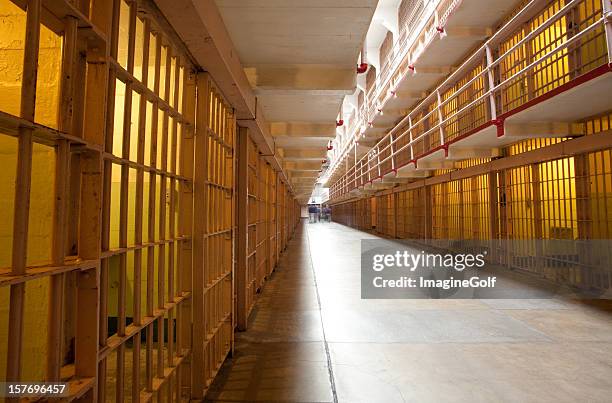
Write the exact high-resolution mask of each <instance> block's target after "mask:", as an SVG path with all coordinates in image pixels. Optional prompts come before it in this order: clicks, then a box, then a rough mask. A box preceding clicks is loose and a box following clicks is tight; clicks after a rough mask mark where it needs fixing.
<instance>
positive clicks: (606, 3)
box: [601, 0, 612, 64]
mask: <svg viewBox="0 0 612 403" xmlns="http://www.w3.org/2000/svg"><path fill="white" fill-rule="evenodd" d="M601 3H602V7H601V9H602V11H603V17H604V30H605V32H606V48H607V50H608V64H612V3H611V2H610V0H601Z"/></svg>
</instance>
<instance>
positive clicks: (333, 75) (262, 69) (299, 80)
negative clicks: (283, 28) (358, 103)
mask: <svg viewBox="0 0 612 403" xmlns="http://www.w3.org/2000/svg"><path fill="white" fill-rule="evenodd" d="M244 72H245V73H246V76H247V78H248V80H249V83H250V84H251V86H252V87H253V88H257V89H263V90H291V91H296V90H297V91H309V90H316V91H322V90H323V91H340V92H341V93H342V94H344V93H346V92H347V91H349V92H352V91H354V89H355V69H354V68H353V67H339V66H333V65H311V64H300V65H281V66H268V65H263V66H251V67H246V68H245V69H244Z"/></svg>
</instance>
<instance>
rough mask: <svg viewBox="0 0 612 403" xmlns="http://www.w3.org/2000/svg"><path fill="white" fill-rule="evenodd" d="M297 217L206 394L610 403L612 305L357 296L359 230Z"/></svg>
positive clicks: (234, 398)
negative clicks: (299, 220)
mask: <svg viewBox="0 0 612 403" xmlns="http://www.w3.org/2000/svg"><path fill="white" fill-rule="evenodd" d="M362 238H376V237H375V236H373V235H371V234H367V233H364V232H360V231H356V230H353V229H350V228H348V227H345V226H342V225H339V224H334V223H332V224H324V223H318V224H303V225H302V226H301V227H300V228H299V229H298V231H297V232H296V234H295V236H294V238H293V239H292V240H291V242H290V243H289V246H288V248H287V251H286V252H285V253H284V255H283V257H282V259H281V262H280V264H279V267H278V268H277V270H276V272H275V273H274V275H273V276H272V279H271V280H270V281H269V282H268V283H267V284H266V286H265V288H264V290H263V292H262V294H261V295H260V296H259V300H258V301H257V304H256V307H255V309H254V311H253V315H252V317H251V324H250V329H249V330H248V331H246V332H243V333H238V334H237V341H236V354H235V356H234V357H233V358H231V359H229V360H228V361H227V362H226V363H225V365H224V366H223V368H222V369H221V372H220V374H219V376H218V377H217V379H216V381H215V383H214V384H213V385H212V387H211V390H210V392H209V394H208V399H210V400H211V401H220V402H223V401H225V402H247V401H248V402H254V401H276V402H333V401H339V402H351V403H353V402H369V403H372V402H385V403H391V402H470V403H472V402H577V401H579V402H610V401H612V312H610V311H605V310H601V309H595V308H593V307H589V306H585V305H583V304H578V303H571V302H565V301H560V300H550V299H548V300H361V299H360V269H359V267H360V239H362Z"/></svg>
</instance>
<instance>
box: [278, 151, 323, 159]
mask: <svg viewBox="0 0 612 403" xmlns="http://www.w3.org/2000/svg"><path fill="white" fill-rule="evenodd" d="M276 151H277V153H278V154H279V155H280V156H281V157H282V158H283V159H285V160H314V161H316V160H322V159H323V158H324V157H325V154H326V153H327V150H325V149H324V148H302V149H292V148H279V149H277V150H276Z"/></svg>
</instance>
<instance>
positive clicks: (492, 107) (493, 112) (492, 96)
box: [485, 43, 497, 120]
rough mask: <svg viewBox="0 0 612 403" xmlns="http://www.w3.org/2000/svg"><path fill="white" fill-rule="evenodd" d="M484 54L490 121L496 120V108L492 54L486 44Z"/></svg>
mask: <svg viewBox="0 0 612 403" xmlns="http://www.w3.org/2000/svg"><path fill="white" fill-rule="evenodd" d="M485 52H486V63H487V64H486V67H485V69H486V70H487V79H488V90H489V113H490V114H491V120H497V106H496V105H495V93H494V92H493V88H495V77H494V76H493V67H491V66H492V64H493V61H494V60H493V52H492V50H491V46H490V45H489V44H488V43H487V45H486V46H485Z"/></svg>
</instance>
